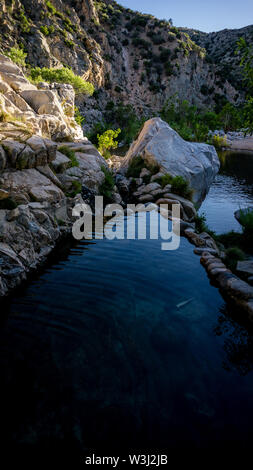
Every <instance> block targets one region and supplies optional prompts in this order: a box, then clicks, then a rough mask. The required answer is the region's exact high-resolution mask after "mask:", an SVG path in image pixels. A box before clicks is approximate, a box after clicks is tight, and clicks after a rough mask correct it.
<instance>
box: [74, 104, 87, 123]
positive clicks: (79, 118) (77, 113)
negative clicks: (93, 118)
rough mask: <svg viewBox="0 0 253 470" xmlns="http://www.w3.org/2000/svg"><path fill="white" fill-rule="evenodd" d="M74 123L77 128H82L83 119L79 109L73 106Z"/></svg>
mask: <svg viewBox="0 0 253 470" xmlns="http://www.w3.org/2000/svg"><path fill="white" fill-rule="evenodd" d="M75 121H76V123H77V124H79V126H82V125H83V123H84V122H85V117H84V116H83V115H82V114H81V113H80V111H79V108H78V107H77V106H75Z"/></svg>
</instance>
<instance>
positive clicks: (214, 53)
mask: <svg viewBox="0 0 253 470" xmlns="http://www.w3.org/2000/svg"><path fill="white" fill-rule="evenodd" d="M181 30H182V31H184V32H186V33H188V34H189V36H190V37H191V39H192V40H193V41H195V42H196V43H197V44H198V45H199V46H200V47H204V48H205V49H206V52H207V55H206V60H207V61H208V62H211V63H213V64H214V65H215V67H216V76H217V79H216V81H217V84H218V85H219V86H221V88H222V83H223V82H224V80H227V81H228V82H229V83H230V84H231V85H232V86H233V87H234V88H235V89H236V90H237V91H238V94H239V95H241V94H242V96H243V93H244V91H245V86H244V83H243V75H242V73H241V69H240V53H239V54H236V53H235V51H236V49H237V41H238V39H239V38H241V37H242V38H244V39H245V40H246V42H247V44H249V45H251V46H252V45H253V25H250V26H246V27H245V28H240V29H224V30H222V31H218V32H214V33H203V32H202V31H197V30H193V29H183V28H182V29H181Z"/></svg>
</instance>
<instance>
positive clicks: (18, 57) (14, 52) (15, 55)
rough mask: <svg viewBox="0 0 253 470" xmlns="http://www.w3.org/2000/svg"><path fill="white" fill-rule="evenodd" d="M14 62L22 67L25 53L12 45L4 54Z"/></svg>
mask: <svg viewBox="0 0 253 470" xmlns="http://www.w3.org/2000/svg"><path fill="white" fill-rule="evenodd" d="M6 55H7V56H8V57H9V58H10V59H11V60H12V61H13V62H15V64H17V65H20V66H21V67H24V66H25V65H26V63H25V61H26V57H27V54H26V53H25V52H24V51H23V49H21V48H20V47H12V48H11V49H10V50H9V52H7V54H6Z"/></svg>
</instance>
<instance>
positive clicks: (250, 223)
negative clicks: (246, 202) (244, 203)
mask: <svg viewBox="0 0 253 470" xmlns="http://www.w3.org/2000/svg"><path fill="white" fill-rule="evenodd" d="M239 222H240V224H241V225H242V227H243V239H244V242H245V244H246V246H247V247H248V248H251V250H252V249H253V210H252V209H248V210H246V211H245V210H244V211H242V210H241V212H240V217H239Z"/></svg>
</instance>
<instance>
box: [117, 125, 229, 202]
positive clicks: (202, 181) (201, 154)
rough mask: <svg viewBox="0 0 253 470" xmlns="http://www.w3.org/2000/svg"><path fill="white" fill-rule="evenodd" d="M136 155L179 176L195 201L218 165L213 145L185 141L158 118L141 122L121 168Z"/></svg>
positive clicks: (205, 190)
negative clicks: (187, 185)
mask: <svg viewBox="0 0 253 470" xmlns="http://www.w3.org/2000/svg"><path fill="white" fill-rule="evenodd" d="M136 156H141V157H142V158H143V159H144V160H145V162H146V163H147V164H148V165H149V166H152V165H156V166H159V168H160V171H161V172H162V173H164V174H165V173H169V174H171V175H172V176H177V175H180V176H183V177H184V178H185V179H186V180H187V181H188V182H189V183H190V186H191V188H192V189H193V190H194V195H193V200H194V201H195V202H201V201H202V200H203V199H204V197H205V196H206V194H207V192H208V190H209V188H210V185H211V183H212V181H213V179H214V177H215V175H216V174H217V173H218V171H219V167H220V162H219V158H218V155H217V153H216V150H215V148H214V147H213V146H211V145H207V144H199V143H192V142H186V141H185V140H183V139H182V138H181V137H180V136H179V135H178V134H177V132H176V131H174V130H173V129H172V128H171V127H170V126H169V125H168V124H167V123H166V122H164V121H162V120H161V119H160V118H154V119H150V120H149V121H147V122H146V123H145V125H144V127H143V129H142V131H141V133H140V134H139V137H138V139H137V140H136V141H135V142H134V143H133V144H132V145H131V147H130V149H129V151H128V153H127V155H126V157H125V159H124V160H123V163H122V170H123V171H126V170H127V168H128V165H129V164H130V162H131V160H132V159H133V158H134V157H136Z"/></svg>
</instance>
